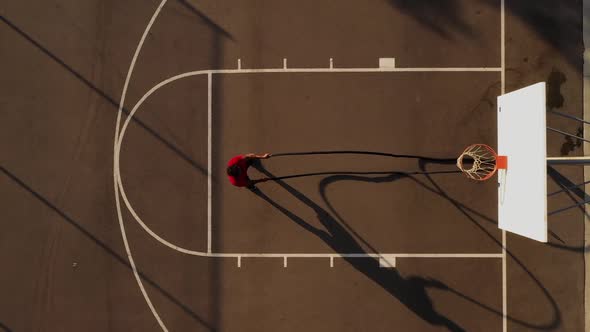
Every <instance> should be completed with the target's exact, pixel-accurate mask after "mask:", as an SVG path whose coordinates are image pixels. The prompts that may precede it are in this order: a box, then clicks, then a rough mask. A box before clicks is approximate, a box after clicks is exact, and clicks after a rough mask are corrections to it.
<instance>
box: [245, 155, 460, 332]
mask: <svg viewBox="0 0 590 332" xmlns="http://www.w3.org/2000/svg"><path fill="white" fill-rule="evenodd" d="M253 166H254V167H255V168H257V169H258V170H259V171H260V172H262V173H263V174H265V175H266V176H268V177H271V178H276V177H275V176H274V175H273V174H271V173H270V172H269V171H268V170H266V169H265V168H264V167H263V166H262V165H261V164H260V163H256V164H254V165H253ZM406 176H407V175H406V174H404V173H401V172H391V173H390V174H389V175H388V176H386V177H384V180H383V181H388V182H392V181H396V180H399V179H402V178H404V177H406ZM275 182H276V183H277V184H279V185H280V186H281V187H283V188H284V189H285V190H286V191H288V192H289V193H290V194H291V195H293V197H295V198H297V199H298V200H300V201H301V202H303V203H304V204H306V205H307V206H308V207H309V208H311V209H312V210H313V211H315V213H316V216H317V218H318V220H319V221H320V223H321V224H322V225H323V227H324V229H320V228H317V227H314V226H312V225H311V224H310V223H308V222H307V221H305V220H304V219H303V218H301V217H299V216H298V215H296V214H295V213H293V212H291V211H289V210H288V209H286V208H285V207H283V206H281V205H280V204H278V203H277V202H276V201H274V200H273V199H271V198H270V197H269V196H268V195H266V194H265V193H264V192H263V191H262V190H260V189H255V190H253V192H254V194H256V195H257V196H258V197H260V198H262V199H263V200H265V201H266V202H268V203H269V204H270V205H272V206H273V207H275V208H276V209H277V210H279V211H280V212H281V213H283V214H284V215H285V216H287V217H288V218H289V219H291V220H292V221H293V222H295V223H296V224H298V225H299V226H301V227H302V228H304V229H305V230H307V231H309V232H310V233H312V234H314V235H315V236H317V237H318V238H320V239H321V240H322V241H324V242H325V243H326V244H327V245H328V246H329V247H330V248H332V250H334V251H335V252H337V253H354V254H366V251H365V250H364V249H363V247H362V246H361V245H360V244H359V242H357V241H356V240H355V238H354V237H353V236H352V235H351V234H350V233H349V232H348V231H347V230H346V229H345V228H344V227H342V225H341V224H340V223H339V222H338V221H337V220H336V219H335V218H334V217H333V216H332V215H331V214H330V213H329V212H328V211H326V210H325V209H323V208H322V207H320V206H319V205H318V204H316V203H315V202H314V201H312V200H311V199H309V198H308V197H307V196H305V195H303V194H302V193H301V192H299V191H298V190H296V189H295V188H293V187H291V186H290V185H288V184H287V183H285V182H284V181H283V180H280V179H276V180H275ZM343 259H344V260H346V261H347V262H348V263H349V264H350V265H351V266H353V267H354V268H355V269H356V270H357V271H359V272H361V273H362V274H364V275H365V276H366V277H367V278H369V279H370V280H372V281H373V282H375V283H377V284H378V285H379V286H381V287H382V288H383V289H384V290H386V291H387V292H388V293H389V294H391V295H392V296H394V297H395V298H396V299H397V300H398V301H400V302H401V303H402V304H404V305H405V306H406V307H407V308H408V309H409V310H411V311H412V312H414V313H415V314H416V315H418V316H419V317H420V318H422V319H423V320H424V321H426V322H428V323H430V324H432V325H437V326H443V327H446V328H447V329H448V330H449V331H453V332H459V331H464V329H463V328H461V327H460V326H459V325H458V324H457V323H455V322H453V321H452V320H450V319H449V318H447V317H445V316H444V315H442V314H440V313H438V312H437V311H436V310H435V308H434V306H433V303H432V300H431V299H430V297H429V295H428V294H427V292H426V289H427V288H446V286H445V285H444V284H442V283H441V282H440V281H438V280H435V279H430V278H422V277H419V276H409V277H403V276H401V275H400V274H399V273H398V272H397V270H395V269H384V268H381V267H380V266H379V261H378V259H375V258H353V257H343Z"/></svg>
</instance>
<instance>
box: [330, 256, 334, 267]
mask: <svg viewBox="0 0 590 332" xmlns="http://www.w3.org/2000/svg"><path fill="white" fill-rule="evenodd" d="M330 267H334V256H330Z"/></svg>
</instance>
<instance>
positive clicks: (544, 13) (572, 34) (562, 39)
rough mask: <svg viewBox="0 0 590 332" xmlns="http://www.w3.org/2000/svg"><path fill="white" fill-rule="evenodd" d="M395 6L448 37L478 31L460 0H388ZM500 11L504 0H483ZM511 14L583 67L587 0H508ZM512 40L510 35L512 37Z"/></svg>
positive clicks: (482, 1)
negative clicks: (584, 3) (468, 17)
mask: <svg viewBox="0 0 590 332" xmlns="http://www.w3.org/2000/svg"><path fill="white" fill-rule="evenodd" d="M387 2H388V3H389V5H390V6H391V7H392V8H395V9H397V10H399V11H401V12H403V13H405V14H406V15H409V16H411V17H412V18H413V19H415V20H416V21H417V22H419V23H420V24H422V25H423V26H425V27H427V28H428V29H429V30H431V31H433V32H435V33H436V34H438V35H440V36H441V37H443V38H445V39H451V36H452V33H453V32H459V33H461V34H463V35H465V36H468V37H470V38H472V39H473V38H475V37H477V35H475V34H474V33H473V28H472V27H471V26H470V25H469V24H468V23H467V20H466V19H465V18H464V16H465V15H468V14H467V12H466V11H465V10H464V9H463V8H462V5H463V3H464V2H463V1H458V0H436V1H432V0H387ZM479 2H480V3H484V4H485V5H486V6H489V7H492V8H495V9H496V10H497V11H500V8H501V3H502V2H501V1H499V0H479ZM505 11H506V14H507V15H512V16H515V17H518V18H519V19H520V20H521V21H522V22H523V23H524V24H526V25H527V26H528V27H529V28H530V29H531V30H532V31H534V33H536V34H537V36H538V37H539V38H541V39H543V40H545V41H546V42H547V43H548V44H550V45H551V46H552V47H553V48H554V49H555V50H557V51H558V52H559V53H560V54H561V55H562V56H563V57H564V58H565V59H566V60H567V61H568V62H569V63H570V64H571V65H574V66H575V67H576V70H577V71H578V72H581V71H582V69H583V53H584V43H583V38H582V22H583V2H582V1H581V0H569V1H555V0H537V1H526V0H524V1H505ZM508 41H509V42H510V39H509V40H508Z"/></svg>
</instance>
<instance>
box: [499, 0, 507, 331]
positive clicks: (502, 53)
mask: <svg viewBox="0 0 590 332" xmlns="http://www.w3.org/2000/svg"><path fill="white" fill-rule="evenodd" d="M505 10H506V8H505V0H501V2H500V66H501V69H502V70H501V72H500V73H501V74H500V76H501V78H500V81H501V91H500V94H501V95H503V94H504V93H506V16H505V15H506V14H505ZM506 270H507V266H506V231H505V230H502V331H503V332H507V331H508V319H507V318H508V295H507V294H508V286H507V277H506V274H507V273H506Z"/></svg>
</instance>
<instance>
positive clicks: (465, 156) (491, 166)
mask: <svg viewBox="0 0 590 332" xmlns="http://www.w3.org/2000/svg"><path fill="white" fill-rule="evenodd" d="M469 164H470V165H469ZM506 164H507V159H506V156H498V154H496V151H494V149H492V148H491V147H490V146H488V145H486V144H473V145H470V146H468V147H467V148H466V149H465V150H464V151H463V153H461V155H460V156H459V158H457V167H459V169H460V170H461V171H462V172H463V174H465V175H466V176H467V177H468V178H470V179H473V180H476V181H485V180H488V179H489V178H491V177H492V176H493V175H494V174H495V173H496V171H497V170H498V169H499V168H500V169H506V168H507V165H506ZM469 166H470V167H469Z"/></svg>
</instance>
